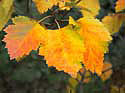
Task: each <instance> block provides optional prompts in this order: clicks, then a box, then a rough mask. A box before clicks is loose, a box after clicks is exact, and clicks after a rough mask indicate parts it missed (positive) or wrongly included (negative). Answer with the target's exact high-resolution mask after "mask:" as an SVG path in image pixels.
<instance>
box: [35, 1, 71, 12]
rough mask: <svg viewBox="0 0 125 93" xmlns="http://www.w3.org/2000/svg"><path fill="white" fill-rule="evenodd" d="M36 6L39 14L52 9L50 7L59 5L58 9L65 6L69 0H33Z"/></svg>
mask: <svg viewBox="0 0 125 93" xmlns="http://www.w3.org/2000/svg"><path fill="white" fill-rule="evenodd" d="M33 1H34V2H35V4H36V6H37V9H38V11H39V12H40V13H43V12H45V11H47V10H48V9H50V8H52V6H54V5H57V4H59V6H60V7H63V6H65V2H67V1H70V0H33Z"/></svg>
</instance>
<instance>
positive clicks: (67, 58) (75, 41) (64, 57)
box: [39, 26, 85, 77]
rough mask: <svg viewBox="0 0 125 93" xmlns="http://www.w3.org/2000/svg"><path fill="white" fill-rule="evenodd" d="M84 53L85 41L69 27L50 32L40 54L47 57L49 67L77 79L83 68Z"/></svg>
mask: <svg viewBox="0 0 125 93" xmlns="http://www.w3.org/2000/svg"><path fill="white" fill-rule="evenodd" d="M84 51H85V49H84V43H83V39H82V38H81V37H80V36H79V34H78V33H76V32H75V31H74V30H72V28H71V27H70V26H67V27H64V28H61V29H59V30H48V31H47V35H46V38H45V44H43V45H42V46H41V47H40V51H39V54H40V55H43V56H45V59H46V61H47V64H48V66H54V67H56V69H57V70H59V71H62V70H64V72H66V73H68V74H70V75H71V76H72V77H76V76H77V72H78V71H79V70H80V68H81V67H82V64H81V61H82V60H83V53H84Z"/></svg>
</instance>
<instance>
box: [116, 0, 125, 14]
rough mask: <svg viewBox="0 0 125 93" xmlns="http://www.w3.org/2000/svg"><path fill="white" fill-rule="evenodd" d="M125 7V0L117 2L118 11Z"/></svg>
mask: <svg viewBox="0 0 125 93" xmlns="http://www.w3.org/2000/svg"><path fill="white" fill-rule="evenodd" d="M124 9H125V0H118V1H117V2H116V7H115V10H116V12H120V11H122V10H124Z"/></svg>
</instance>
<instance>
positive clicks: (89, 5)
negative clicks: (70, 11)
mask: <svg viewBox="0 0 125 93" xmlns="http://www.w3.org/2000/svg"><path fill="white" fill-rule="evenodd" d="M77 6H78V7H80V8H81V11H82V13H83V16H85V17H93V16H94V17H95V16H96V15H97V14H98V12H99V10H100V4H99V0H81V1H80V2H79V3H78V4H77Z"/></svg>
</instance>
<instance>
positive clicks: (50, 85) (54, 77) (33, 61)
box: [0, 0, 125, 93]
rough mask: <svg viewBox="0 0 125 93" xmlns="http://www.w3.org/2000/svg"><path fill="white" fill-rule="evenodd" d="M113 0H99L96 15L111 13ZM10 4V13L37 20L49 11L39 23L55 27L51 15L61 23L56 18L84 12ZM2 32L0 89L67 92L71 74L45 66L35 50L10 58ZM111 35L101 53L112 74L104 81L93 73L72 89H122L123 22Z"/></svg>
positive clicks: (27, 2)
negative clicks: (15, 58)
mask: <svg viewBox="0 0 125 93" xmlns="http://www.w3.org/2000/svg"><path fill="white" fill-rule="evenodd" d="M116 1H117V0H100V6H101V10H100V12H99V15H98V16H97V18H98V19H99V20H101V19H102V18H103V17H104V16H106V15H108V14H109V13H115V10H114V7H115V3H116ZM14 7H15V10H14V12H13V14H12V17H15V16H19V15H21V16H28V17H30V18H33V19H35V20H39V19H42V18H44V17H45V16H49V15H52V16H53V17H51V18H50V19H46V20H44V21H43V22H42V23H41V24H44V25H45V26H46V27H47V28H48V29H57V28H58V27H57V24H56V23H55V21H54V19H57V20H58V22H59V24H60V26H61V27H64V26H66V25H67V24H68V22H67V21H59V20H67V19H68V17H69V16H72V17H73V18H74V19H75V20H77V19H79V18H80V17H82V16H84V15H82V14H81V13H80V11H79V10H78V9H76V8H72V9H70V10H69V11H67V10H59V11H57V12H56V13H55V14H53V11H54V10H58V6H54V7H53V8H52V9H49V10H48V11H47V12H45V13H44V14H39V12H38V11H37V9H36V7H35V4H34V3H33V2H31V0H14ZM11 23H12V21H11V20H9V21H8V23H7V24H6V26H7V25H9V24H11ZM48 23H50V24H48ZM51 23H53V24H51ZM5 35H6V33H5V32H4V31H0V93H68V92H67V86H70V84H69V79H70V78H71V77H70V76H69V75H68V74H66V73H64V72H63V71H62V72H61V71H57V70H56V69H55V68H54V67H49V68H48V66H47V64H46V62H45V60H44V57H42V56H39V55H38V54H37V51H32V52H31V53H30V55H28V56H26V57H25V58H23V59H22V60H21V61H20V62H16V60H10V59H9V55H8V52H7V49H6V48H5V42H3V41H2V39H3V38H4V36H5ZM112 37H113V41H112V42H111V43H110V45H109V53H107V54H105V61H108V62H110V63H111V64H112V66H113V67H112V70H113V74H112V75H111V77H110V78H109V79H108V80H106V81H102V80H101V79H100V78H99V77H98V76H96V75H93V77H92V79H91V81H90V82H89V83H78V85H77V86H76V93H125V24H123V25H122V26H121V28H120V31H119V32H117V33H115V34H113V35H112ZM71 93H72V92H71Z"/></svg>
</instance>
